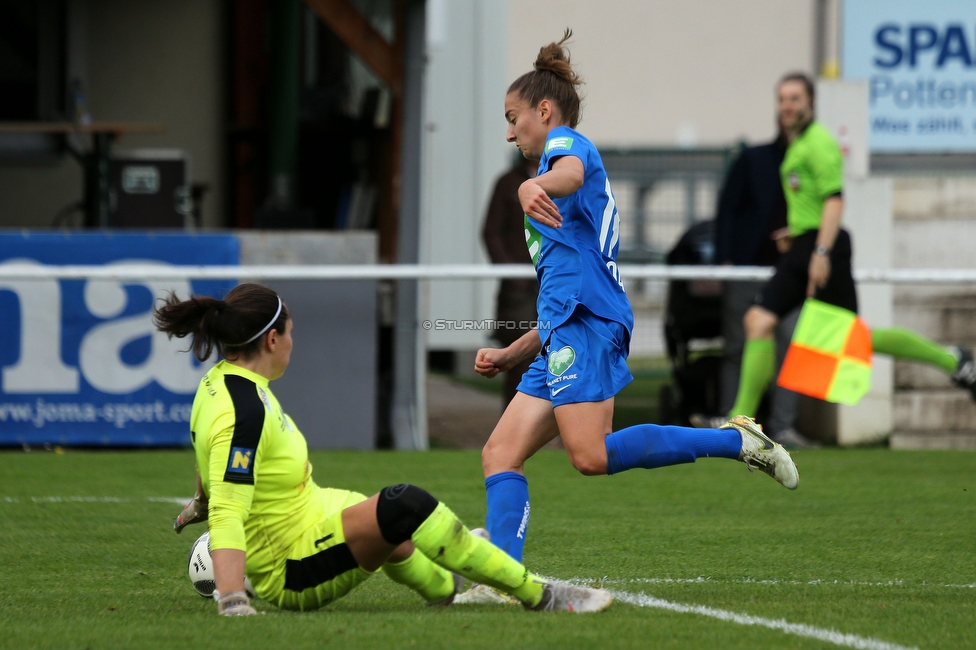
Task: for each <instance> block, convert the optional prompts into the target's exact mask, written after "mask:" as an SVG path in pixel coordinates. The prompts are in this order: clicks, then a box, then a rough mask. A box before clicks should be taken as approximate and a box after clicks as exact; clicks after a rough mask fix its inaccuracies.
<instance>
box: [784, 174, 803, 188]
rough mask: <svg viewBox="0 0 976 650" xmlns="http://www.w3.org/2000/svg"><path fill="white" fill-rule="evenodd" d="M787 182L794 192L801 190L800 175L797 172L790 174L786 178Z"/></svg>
mask: <svg viewBox="0 0 976 650" xmlns="http://www.w3.org/2000/svg"><path fill="white" fill-rule="evenodd" d="M786 182H787V183H789V184H790V189H791V190H793V191H794V192H798V191H799V190H800V175H799V174H798V173H796V172H790V174H789V176H787V177H786Z"/></svg>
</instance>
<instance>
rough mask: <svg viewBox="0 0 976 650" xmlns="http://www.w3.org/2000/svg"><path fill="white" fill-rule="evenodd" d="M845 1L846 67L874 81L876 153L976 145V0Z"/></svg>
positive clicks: (846, 73) (958, 149)
mask: <svg viewBox="0 0 976 650" xmlns="http://www.w3.org/2000/svg"><path fill="white" fill-rule="evenodd" d="M843 5H844V10H843V48H842V61H841V70H842V72H843V75H844V77H845V78H847V79H865V80H867V81H868V88H869V97H870V108H869V115H870V138H869V140H870V147H871V151H872V152H874V153H878V152H892V153H895V152H898V153H937V152H973V151H976V2H973V0H844V3H843Z"/></svg>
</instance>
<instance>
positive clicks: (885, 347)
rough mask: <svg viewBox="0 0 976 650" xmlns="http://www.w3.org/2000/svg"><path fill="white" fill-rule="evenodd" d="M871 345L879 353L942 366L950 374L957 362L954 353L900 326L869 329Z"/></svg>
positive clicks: (954, 369)
mask: <svg viewBox="0 0 976 650" xmlns="http://www.w3.org/2000/svg"><path fill="white" fill-rule="evenodd" d="M871 347H872V348H874V351H875V352H877V353H879V354H887V355H889V356H892V357H895V358H897V359H909V360H911V361H921V362H922V363H927V364H929V365H932V366H935V367H937V368H942V369H943V370H945V371H946V372H947V373H949V374H950V375H951V374H952V373H954V372H955V371H956V365H958V363H959V359H957V358H956V355H954V354H953V353H952V352H951V351H949V350H947V349H946V348H945V347H943V346H941V345H939V344H938V343H936V342H935V341H930V340H929V339H927V338H925V337H923V336H919V335H918V334H916V333H915V332H913V331H911V330H906V329H903V328H901V327H888V328H883V329H876V330H871Z"/></svg>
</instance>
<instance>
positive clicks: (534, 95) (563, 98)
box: [508, 28, 583, 129]
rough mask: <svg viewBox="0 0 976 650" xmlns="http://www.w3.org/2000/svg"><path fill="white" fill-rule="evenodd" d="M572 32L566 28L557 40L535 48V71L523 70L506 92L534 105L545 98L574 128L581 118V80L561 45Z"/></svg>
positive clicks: (533, 106)
mask: <svg viewBox="0 0 976 650" xmlns="http://www.w3.org/2000/svg"><path fill="white" fill-rule="evenodd" d="M572 35H573V30H571V29H569V28H567V29H566V31H565V32H564V33H563V38H562V40H560V41H559V42H558V43H549V45H545V46H543V47H542V49H540V50H539V56H538V57H536V59H535V65H534V66H533V67H535V70H533V71H532V72H526V73H525V74H524V75H522V76H521V77H519V78H518V79H516V80H515V81H514V82H513V83H512V85H511V86H509V87H508V92H509V93H518V96H519V99H522V100H524V101H526V102H528V104H529V106H531V107H532V108H535V107H536V106H538V105H539V102H541V101H542V100H543V99H548V100H549V101H551V102H552V103H553V104H555V105H556V106H557V107H558V108H559V112H560V113H561V114H562V117H563V119H564V120H565V121H566V123H567V124H569V126H570V127H571V128H574V129H575V128H576V125H577V124H579V121H580V118H581V117H582V106H581V104H582V100H581V99H580V96H579V92H578V91H577V89H576V87H577V86H580V85H582V84H583V80H582V79H581V78H580V76H579V75H578V74H576V72H575V71H574V70H573V67H572V65H570V62H569V50H568V49H566V47H564V46H563V44H564V43H566V42H567V41H568V40H569V39H570V37H571V36H572Z"/></svg>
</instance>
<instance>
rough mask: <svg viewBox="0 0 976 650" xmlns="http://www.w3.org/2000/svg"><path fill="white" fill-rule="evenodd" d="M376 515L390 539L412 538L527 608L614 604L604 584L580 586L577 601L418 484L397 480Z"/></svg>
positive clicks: (380, 500)
mask: <svg viewBox="0 0 976 650" xmlns="http://www.w3.org/2000/svg"><path fill="white" fill-rule="evenodd" d="M376 521H377V524H378V526H379V530H380V534H381V535H382V536H383V538H384V539H385V540H386V542H387V543H389V544H394V545H397V546H399V545H400V544H402V543H403V542H405V541H407V540H410V541H412V542H413V543H414V545H415V546H416V547H417V549H418V550H419V551H421V552H422V553H423V554H424V555H426V556H427V557H429V558H430V559H431V560H433V561H434V562H435V563H437V564H439V565H441V566H443V567H444V568H446V569H449V570H450V571H453V572H455V573H458V574H460V575H463V576H464V577H465V578H468V579H470V580H473V581H475V582H480V583H482V584H487V585H489V586H492V587H494V588H496V589H498V590H500V591H504V592H505V593H509V594H511V595H513V596H515V597H516V598H518V599H519V601H521V602H522V604H523V605H525V606H526V607H527V608H530V609H533V608H537V607H539V608H544V609H553V608H555V609H568V610H570V611H578V612H582V611H598V610H600V609H605V608H606V607H607V606H609V604H610V601H611V598H610V596H609V594H608V593H607V592H605V591H602V590H599V589H583V590H580V593H576V594H574V596H573V600H571V601H570V600H569V599H567V598H566V597H563V594H562V591H561V590H560V588H558V587H556V586H555V585H556V583H553V584H548V585H547V584H546V581H544V580H542V579H541V578H539V577H538V576H535V575H533V574H532V573H530V572H529V571H528V569H526V568H525V567H524V566H523V565H522V564H521V563H519V562H516V561H515V560H514V559H512V558H511V557H509V556H508V555H507V554H506V553H505V552H504V551H502V550H501V549H499V548H498V547H496V546H494V545H493V544H492V543H491V542H489V541H487V540H485V539H482V538H480V537H477V536H475V535H472V534H471V532H470V531H469V530H468V529H467V528H465V526H464V524H462V523H461V521H460V520H459V519H458V518H457V517H456V516H455V515H454V513H453V512H451V510H450V508H448V507H447V506H446V505H444V504H443V503H438V501H437V500H436V499H435V498H434V497H432V496H431V495H430V494H428V493H427V492H426V491H424V490H422V489H420V488H418V487H415V486H412V485H395V486H391V487H388V488H385V489H384V490H382V491H381V492H380V494H379V495H378V500H377V504H376ZM563 591H564V590H563ZM564 601H565V602H564Z"/></svg>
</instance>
